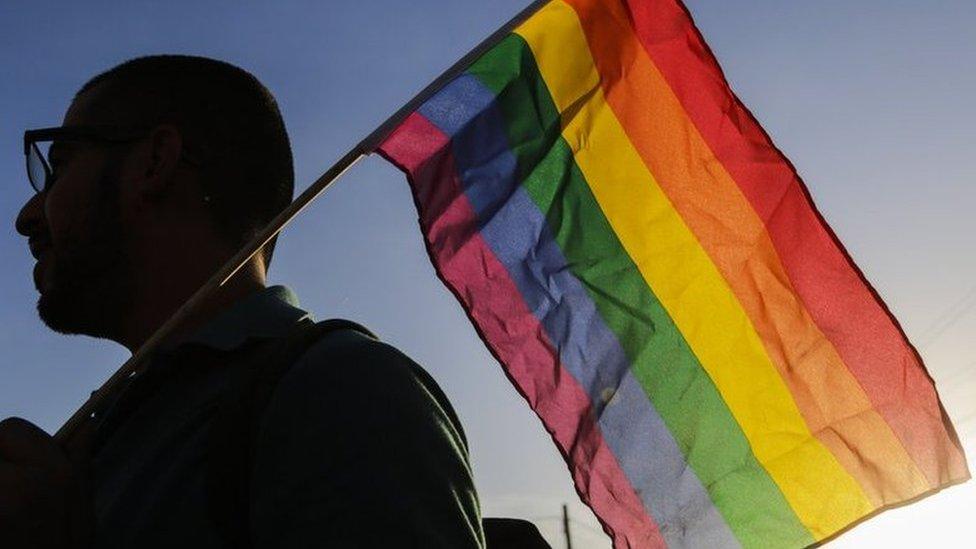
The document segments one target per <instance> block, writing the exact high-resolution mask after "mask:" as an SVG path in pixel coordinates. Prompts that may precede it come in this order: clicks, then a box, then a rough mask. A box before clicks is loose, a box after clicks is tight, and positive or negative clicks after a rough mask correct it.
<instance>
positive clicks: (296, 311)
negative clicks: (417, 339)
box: [0, 56, 484, 548]
mask: <svg viewBox="0 0 976 549" xmlns="http://www.w3.org/2000/svg"><path fill="white" fill-rule="evenodd" d="M47 142H50V143H51V145H50V149H49V151H48V158H47V160H45V158H44V156H43V155H42V154H41V152H42V151H43V144H44V143H47ZM25 150H26V152H27V153H28V171H29V176H30V179H31V182H32V184H33V185H34V186H35V189H36V190H37V191H38V193H37V194H36V195H35V196H34V197H33V198H32V199H31V200H30V201H28V202H27V204H26V205H25V206H24V208H23V210H22V211H21V212H20V215H19V217H18V219H17V223H16V225H17V230H18V231H19V232H20V233H22V234H23V235H25V236H27V237H28V239H29V245H30V249H31V253H32V254H33V255H34V256H35V257H36V258H37V265H36V266H35V268H34V281H35V284H36V286H37V288H38V290H39V292H40V298H39V301H38V311H39V313H40V316H41V318H42V319H43V320H44V322H45V323H47V325H48V326H50V327H51V328H52V329H54V330H57V331H59V332H62V333H69V334H87V335H91V336H95V337H101V338H107V339H111V340H113V341H116V342H118V343H120V344H122V345H124V346H125V347H127V348H128V349H129V350H130V351H133V352H134V351H135V350H136V349H138V348H139V347H140V346H141V345H142V344H143V343H144V342H145V341H146V340H147V339H148V338H149V337H150V336H151V335H152V334H153V332H154V331H155V330H156V329H157V328H158V327H159V326H160V325H161V324H162V323H163V322H164V321H165V320H166V319H167V318H168V317H169V316H170V315H172V313H173V312H174V311H175V310H176V309H177V308H178V307H179V306H180V305H181V304H182V303H183V302H184V301H185V300H186V299H187V298H188V297H189V296H190V295H191V294H192V293H193V292H194V291H195V290H196V289H198V288H199V287H200V286H201V285H202V284H203V283H204V282H205V281H206V280H207V279H208V278H209V277H210V276H211V275H212V274H213V273H214V272H215V271H216V270H217V269H218V268H219V267H220V266H221V265H222V264H223V263H224V262H225V261H227V260H228V259H229V258H230V256H232V255H233V254H234V253H235V252H236V251H237V250H238V249H239V248H240V247H241V245H242V244H243V243H244V242H245V241H247V240H248V239H249V238H250V237H251V236H253V234H254V233H255V232H256V231H257V230H259V229H260V228H261V227H263V226H264V225H265V224H266V223H267V222H268V221H269V220H270V219H271V218H272V217H274V215H275V214H276V213H278V212H279V211H280V210H281V209H283V208H284V207H285V206H286V205H287V204H288V203H289V202H290V200H291V195H292V190H293V173H292V157H291V150H290V146H289V142H288V136H287V134H286V132H285V127H284V124H283V122H282V119H281V115H280V113H279V112H278V108H277V106H276V104H275V102H274V99H273V98H272V96H271V95H270V93H269V92H268V91H267V90H266V89H265V88H264V87H263V86H262V85H261V84H260V83H259V82H258V81H257V79H255V78H254V77H253V76H252V75H250V74H248V73H247V72H245V71H243V70H241V69H239V68H237V67H234V66H232V65H229V64H226V63H223V62H220V61H214V60H210V59H205V58H199V57H187V56H154V57H144V58H139V59H135V60H132V61H129V62H127V63H124V64H122V65H119V66H118V67H115V68H113V69H111V70H109V71H108V72H106V73H104V74H101V75H99V76H97V77H95V78H94V79H92V80H91V81H90V82H88V83H87V84H85V86H83V87H82V88H81V90H80V91H79V92H78V94H77V95H76V97H75V99H74V101H73V102H72V104H71V106H70V108H69V109H68V111H67V113H66V114H65V117H64V122H63V126H61V127H59V128H53V129H48V130H40V131H33V132H28V133H27V135H26V136H25ZM48 164H49V165H48ZM273 249H274V242H273V241H272V242H271V243H270V244H269V245H268V246H266V247H265V249H264V250H263V251H262V253H260V254H258V255H257V256H255V257H254V258H252V259H251V260H250V261H249V262H248V264H247V265H246V266H245V267H244V268H243V269H242V270H241V271H240V272H239V273H238V274H237V275H235V277H234V278H233V279H232V280H230V281H229V282H228V283H227V284H226V285H225V286H224V287H222V288H221V289H220V290H219V291H218V292H217V293H216V294H215V295H213V296H212V297H211V298H210V299H209V300H208V301H206V302H205V303H204V304H203V305H202V306H201V307H200V308H199V309H198V310H197V311H196V313H195V314H194V315H193V316H192V317H191V318H190V319H189V320H188V321H187V322H185V323H184V324H183V325H181V326H180V327H179V329H178V330H177V331H176V332H175V333H174V334H173V335H172V336H171V337H169V338H168V339H167V340H166V341H165V342H164V343H163V345H162V346H161V347H160V350H159V351H157V352H156V353H154V354H153V356H152V357H151V359H150V361H149V362H148V364H147V365H146V367H145V368H143V369H142V370H140V371H139V373H138V374H137V375H136V376H134V377H132V378H131V379H130V380H129V381H128V382H127V385H126V387H125V388H124V389H123V390H122V391H120V392H119V393H118V394H116V395H113V398H112V399H111V402H110V403H109V405H107V406H106V407H104V408H103V409H101V410H99V411H98V412H97V413H96V415H95V417H94V418H93V419H92V420H91V421H90V422H89V425H88V426H86V428H85V429H83V430H82V432H81V433H80V434H78V435H77V436H76V437H75V438H74V439H73V440H72V441H70V443H69V444H68V445H67V446H68V448H62V447H61V446H59V445H58V444H57V443H55V441H54V440H53V439H52V438H51V437H49V436H48V435H47V434H45V433H44V432H43V431H41V430H40V429H39V428H37V427H35V426H33V425H31V424H29V423H27V422H26V421H23V420H19V419H8V420H5V421H4V422H2V424H0V546H2V547H4V548H12V547H31V548H37V547H59V548H60V547H70V548H75V547H85V548H87V547H97V548H108V547H140V548H143V547H169V548H172V547H218V546H255V547H331V546H334V547H393V546H397V547H400V546H408V547H409V546H412V547H478V546H482V545H483V544H484V541H483V533H482V530H481V523H480V515H479V509H478V502H477V498H476V495H475V491H474V487H473V482H472V476H471V471H470V467H469V465H468V461H467V448H466V442H465V440H464V435H463V433H462V431H461V427H460V424H459V422H458V421H457V418H456V416H455V415H454V412H453V411H452V409H451V407H450V404H449V403H448V401H447V399H446V398H445V397H444V395H443V394H442V393H441V392H440V390H439V389H438V388H437V385H436V384H435V383H434V382H433V380H431V379H430V378H429V377H428V376H427V375H426V374H425V373H424V372H423V370H421V369H420V368H419V367H417V366H416V365H415V364H414V363H412V362H411V361H410V360H409V359H408V358H407V357H405V356H404V355H402V354H401V353H399V352H398V351H396V350H395V349H393V348H392V347H389V346H388V345H385V344H383V343H380V342H378V341H376V340H375V339H373V338H372V337H370V336H369V335H366V334H364V333H362V331H361V330H357V329H350V327H349V326H339V327H338V328H335V329H330V330H328V331H321V332H318V336H316V337H313V338H311V339H308V338H306V339H305V340H303V343H301V344H298V343H295V341H296V338H295V337H294V334H295V333H298V332H299V331H300V330H302V329H304V330H306V332H302V333H310V332H308V330H309V329H310V328H309V327H310V326H312V323H311V322H310V321H309V320H308V313H306V312H305V311H303V310H302V309H300V308H299V307H298V304H297V301H296V299H295V296H294V295H293V294H292V293H291V292H290V291H289V290H288V289H286V288H284V287H280V286H278V287H271V288H266V287H265V273H266V270H267V267H268V263H269V262H270V260H271V257H272V252H273ZM281 342H286V343H281ZM288 342H290V343H288ZM275 349H277V351H276V350H275ZM282 349H285V350H284V351H283V350H282ZM298 351H300V352H298ZM272 363H275V364H273V365H274V366H275V371H274V372H272V373H271V374H267V373H266V371H267V370H268V366H269V365H272ZM277 363H282V364H277ZM255 395H258V396H255ZM262 395H263V396H262Z"/></svg>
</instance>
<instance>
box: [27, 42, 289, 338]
mask: <svg viewBox="0 0 976 549" xmlns="http://www.w3.org/2000/svg"><path fill="white" fill-rule="evenodd" d="M64 126H65V127H68V126H79V127H89V128H90V127H96V126H97V127H104V128H110V129H114V130H116V131H122V132H126V131H128V132H130V133H131V134H132V138H131V139H127V140H125V141H120V140H116V141H114V142H108V141H103V140H85V139H81V140H64V141H58V140H55V141H54V143H53V144H52V145H51V150H50V161H51V164H52V170H53V172H54V180H53V183H52V184H51V185H50V187H49V188H47V189H45V190H44V191H42V192H40V193H39V194H38V195H36V196H35V197H34V198H32V199H31V200H30V201H29V202H28V203H27V204H26V205H25V206H24V208H23V210H22V211H21V213H20V216H19V217H18V219H17V229H18V231H19V232H21V233H22V234H24V235H25V236H28V237H29V239H30V241H31V249H32V252H33V253H34V254H35V255H36V256H38V260H39V261H38V265H37V267H36V268H35V273H34V274H35V282H36V284H37V286H38V289H39V290H40V292H41V298H40V300H39V302H38V309H39V311H40V313H41V317H42V318H43V319H44V320H45V322H47V323H48V324H49V325H50V326H51V327H52V328H54V329H56V330H59V331H63V332H72V333H86V334H91V335H96V336H102V337H113V335H115V334H114V332H117V331H118V326H113V325H112V323H113V322H118V321H119V320H118V319H124V318H125V317H126V316H127V313H129V312H131V311H130V310H129V309H131V308H132V307H134V306H137V305H136V304H134V303H132V301H133V300H134V299H136V295H137V294H139V295H144V294H146V293H147V292H151V291H164V290H165V289H166V288H165V287H163V286H161V284H160V280H163V281H164V282H163V285H165V281H167V280H169V281H172V282H173V284H177V283H184V284H192V283H196V284H199V283H202V280H200V281H198V282H197V281H196V280H195V279H197V278H200V277H201V276H203V278H204V280H205V279H206V275H205V274H202V273H207V272H211V273H212V272H213V271H214V270H215V269H216V267H217V266H219V265H220V264H222V263H223V262H224V261H226V260H227V259H228V258H229V257H230V256H231V255H232V254H233V253H234V252H236V251H237V249H239V248H240V247H241V245H242V244H243V243H244V242H246V241H247V240H249V239H250V238H251V237H252V236H253V235H254V234H255V233H256V232H257V231H259V230H260V229H261V228H262V227H263V226H264V225H265V224H267V222H268V221H270V220H271V219H272V218H273V217H274V216H275V215H276V214H277V213H278V212H280V211H281V210H282V209H283V208H284V207H285V206H287V205H288V203H289V202H290V200H291V195H292V191H293V186H294V176H293V168H292V157H291V149H290V146H289V141H288V135H287V133H286V131H285V127H284V123H283V121H282V118H281V114H280V113H279V111H278V108H277V105H276V104H275V101H274V98H273V97H272V96H271V94H270V93H269V92H268V90H267V89H266V88H264V86H262V85H261V83H260V82H259V81H258V80H257V79H256V78H255V77H254V76H252V75H251V74H249V73H247V72H246V71H243V70H241V69H239V68H237V67H234V66H233V65H230V64H227V63H224V62H221V61H216V60H212V59H206V58H201V57H191V56H176V55H163V56H151V57H142V58H137V59H133V60H131V61H127V62H125V63H123V64H121V65H119V66H117V67H115V68H113V69H111V70H109V71H107V72H105V73H102V74H100V75H98V76H96V77H95V78H93V79H92V80H90V81H89V82H88V83H86V84H85V85H84V86H83V87H82V88H81V89H80V90H79V92H78V93H77V95H76V96H75V99H74V101H73V102H72V104H71V106H70V107H69V109H68V111H67V113H66V114H65V119H64ZM273 248H274V241H272V242H271V243H269V244H268V245H267V246H266V247H265V249H264V250H263V254H262V255H261V257H259V258H256V259H255V260H254V261H255V262H257V264H258V265H257V267H258V270H259V271H260V272H261V273H263V272H264V269H265V268H266V266H267V263H268V262H269V261H270V259H271V254H272V252H273ZM187 273H190V274H187ZM187 276H189V277H190V278H194V281H192V282H191V281H183V280H179V279H181V278H186V277H187ZM148 280H152V283H153V284H154V285H155V288H146V287H145V286H146V285H147V284H148V282H147V281H148ZM262 282H263V280H262Z"/></svg>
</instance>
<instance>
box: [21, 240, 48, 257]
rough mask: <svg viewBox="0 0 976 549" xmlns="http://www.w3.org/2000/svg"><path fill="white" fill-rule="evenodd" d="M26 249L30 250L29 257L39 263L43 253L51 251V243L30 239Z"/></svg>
mask: <svg viewBox="0 0 976 549" xmlns="http://www.w3.org/2000/svg"><path fill="white" fill-rule="evenodd" d="M27 247H28V248H30V252H31V255H32V256H34V259H37V260H38V261H40V259H41V256H42V255H44V252H46V251H48V250H50V249H51V241H49V240H47V239H33V238H32V239H30V240H28V241H27Z"/></svg>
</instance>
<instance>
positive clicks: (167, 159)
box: [137, 124, 183, 202]
mask: <svg viewBox="0 0 976 549" xmlns="http://www.w3.org/2000/svg"><path fill="white" fill-rule="evenodd" d="M144 147H145V148H144V149H143V154H142V155H140V158H139V162H140V165H139V170H140V173H138V184H137V188H138V192H139V194H140V196H142V198H143V199H145V200H147V201H150V202H155V201H157V200H159V199H160V198H161V197H163V196H165V195H166V193H168V192H170V191H171V189H172V185H173V180H174V179H175V176H176V169H177V166H178V165H179V163H180V155H182V154H183V136H182V135H181V134H180V130H179V129H177V128H176V126H174V125H172V124H160V125H158V126H156V127H155V128H153V129H152V131H151V132H150V133H149V136H148V138H147V141H146V144H145V145H144Z"/></svg>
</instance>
